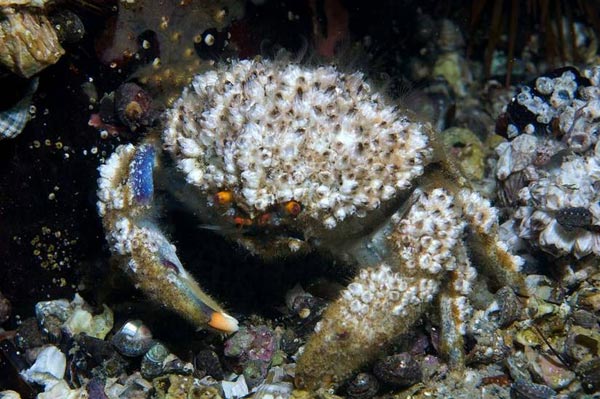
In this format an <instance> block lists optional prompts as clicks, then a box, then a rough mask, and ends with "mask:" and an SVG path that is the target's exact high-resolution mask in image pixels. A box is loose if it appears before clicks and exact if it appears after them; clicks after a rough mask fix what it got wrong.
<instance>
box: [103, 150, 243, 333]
mask: <svg viewBox="0 0 600 399" xmlns="http://www.w3.org/2000/svg"><path fill="white" fill-rule="evenodd" d="M155 161H156V149H155V147H154V146H153V145H152V144H142V145H140V146H139V147H137V148H136V147H134V146H133V145H122V146H120V147H118V148H117V149H116V151H115V153H114V154H112V155H111V157H110V158H109V159H108V160H107V161H106V163H105V164H104V165H102V166H101V167H100V168H99V172H100V178H99V181H98V183H99V185H98V186H99V188H98V198H99V201H98V212H99V214H100V216H102V220H103V224H104V228H105V230H106V237H107V240H108V241H109V243H110V245H111V249H112V250H113V252H114V253H116V254H117V255H118V256H121V257H122V258H123V265H124V269H125V271H126V272H127V273H128V274H129V275H130V276H131V278H132V279H133V281H134V282H135V284H136V286H137V287H139V288H140V289H141V290H142V291H144V292H145V293H146V294H147V295H149V296H150V297H151V298H152V299H153V300H155V301H156V302H158V303H160V304H162V305H164V306H165V307H167V308H169V309H172V310H174V311H176V312H177V313H179V314H180V315H181V316H183V317H185V318H186V319H188V320H189V321H191V322H192V323H193V324H195V325H196V326H198V327H200V328H202V327H206V326H209V327H212V328H214V329H216V330H219V331H222V332H227V333H231V332H235V331H237V329H238V322H237V320H236V319H235V318H233V317H232V316H230V315H228V314H227V313H225V312H224V311H223V310H222V309H221V307H220V306H219V305H218V304H217V303H216V302H215V301H214V300H213V299H212V298H210V297H209V296H208V295H207V294H206V293H204V292H203V291H202V289H201V288H200V286H199V285H198V283H196V281H195V280H194V278H193V277H192V276H191V275H190V274H189V273H188V272H187V271H186V270H185V269H184V268H183V266H182V264H181V262H180V261H179V258H178V257H177V254H176V252H175V247H174V246H173V245H172V244H171V243H170V242H169V241H168V240H167V238H166V237H165V236H164V234H163V233H162V232H161V231H160V230H159V228H158V227H157V226H156V225H155V223H154V222H153V221H152V218H151V215H152V203H153V196H154V179H153V169H154V165H155Z"/></svg>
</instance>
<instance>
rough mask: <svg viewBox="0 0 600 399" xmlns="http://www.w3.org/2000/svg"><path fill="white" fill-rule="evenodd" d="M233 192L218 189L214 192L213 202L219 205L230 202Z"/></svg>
mask: <svg viewBox="0 0 600 399" xmlns="http://www.w3.org/2000/svg"><path fill="white" fill-rule="evenodd" d="M231 201H233V193H232V192H231V191H219V192H218V193H216V194H215V203H216V204H217V205H220V206H225V205H229V204H231Z"/></svg>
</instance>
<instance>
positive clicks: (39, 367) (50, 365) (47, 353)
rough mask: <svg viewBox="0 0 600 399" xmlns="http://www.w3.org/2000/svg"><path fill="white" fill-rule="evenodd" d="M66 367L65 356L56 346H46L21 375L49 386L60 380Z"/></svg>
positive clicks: (30, 380)
mask: <svg viewBox="0 0 600 399" xmlns="http://www.w3.org/2000/svg"><path fill="white" fill-rule="evenodd" d="M66 368H67V357H66V356H65V354H64V353H62V352H61V351H60V349H58V348H57V347H56V346H52V345H50V346H47V347H45V348H44V349H42V351H41V352H40V353H39V354H38V356H37V358H36V359H35V363H34V364H33V365H32V366H31V367H30V368H28V369H27V370H25V371H22V372H21V375H22V376H23V378H25V380H27V381H28V382H35V383H36V384H40V385H42V386H46V387H48V388H49V387H50V386H51V385H54V384H56V382H57V381H58V380H61V379H62V378H63V377H64V375H65V371H66Z"/></svg>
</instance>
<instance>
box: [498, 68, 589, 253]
mask: <svg viewBox="0 0 600 399" xmlns="http://www.w3.org/2000/svg"><path fill="white" fill-rule="evenodd" d="M599 116H600V68H597V67H596V68H592V69H588V70H585V71H583V72H582V73H579V72H578V71H576V70H575V69H573V68H567V69H563V70H559V71H557V72H553V73H551V74H548V75H546V76H542V77H539V78H537V79H536V80H535V82H534V83H533V84H532V85H528V86H524V87H523V88H521V90H520V93H518V94H517V95H516V97H515V98H514V99H513V101H512V102H511V104H509V106H508V108H507V111H506V114H505V118H506V120H507V121H508V124H507V129H506V133H507V136H508V137H509V138H512V140H511V141H509V142H506V143H503V144H500V145H499V146H498V147H497V152H498V154H499V156H500V157H499V161H498V165H497V169H496V177H497V178H498V179H499V181H500V185H501V190H502V192H501V197H502V198H504V199H505V201H506V202H507V203H508V204H512V205H514V207H515V211H514V213H513V214H512V216H511V218H510V219H509V220H508V221H507V222H506V223H505V224H504V225H503V232H504V234H505V235H506V238H507V239H508V240H510V241H511V242H512V243H514V246H515V248H517V247H518V246H519V242H521V243H522V241H521V240H525V241H527V242H529V243H531V244H532V245H534V246H535V247H539V248H540V249H542V250H543V251H545V252H547V253H550V254H552V255H554V256H563V255H573V256H574V257H575V258H577V259H579V258H582V257H584V256H586V255H589V254H591V253H593V254H596V255H599V254H600V234H599V232H600V229H599V227H600V208H599V205H598V201H600V193H599V192H598V181H599V179H600V174H599V173H600V162H599V161H600V158H599V156H600V147H599V145H598V129H599V127H600V125H599V122H598V117H599Z"/></svg>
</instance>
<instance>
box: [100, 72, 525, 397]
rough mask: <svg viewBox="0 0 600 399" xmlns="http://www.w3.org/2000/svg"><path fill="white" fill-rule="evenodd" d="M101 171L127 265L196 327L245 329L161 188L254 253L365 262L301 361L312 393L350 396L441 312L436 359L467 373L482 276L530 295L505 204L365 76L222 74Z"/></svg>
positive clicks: (299, 373)
mask: <svg viewBox="0 0 600 399" xmlns="http://www.w3.org/2000/svg"><path fill="white" fill-rule="evenodd" d="M161 166H162V167H161ZM165 166H173V167H174V169H176V172H172V171H170V172H168V171H166V169H168V168H165ZM99 173H100V178H99V189H98V197H99V201H98V209H99V214H100V215H101V217H102V219H103V224H104V227H105V230H106V237H107V240H108V242H109V243H110V245H111V248H112V251H113V252H114V253H115V254H116V255H117V256H119V257H120V258H122V260H123V262H122V263H123V265H124V266H123V267H124V270H125V271H126V272H127V274H129V275H130V276H131V278H132V279H133V281H134V282H135V284H136V285H137V286H138V287H139V288H140V289H141V290H143V291H144V292H145V293H146V294H147V295H148V296H149V297H150V298H152V299H153V300H155V301H157V302H159V303H160V304H162V305H164V306H165V307H167V308H169V309H171V310H173V311H175V312H177V313H179V314H180V315H181V316H183V317H184V318H186V319H188V320H189V321H190V322H191V323H193V324H194V325H196V326H198V327H207V326H209V327H211V328H214V329H217V330H220V331H224V332H233V331H235V330H237V328H238V322H237V321H236V319H234V318H233V317H232V316H231V315H229V314H228V313H226V312H225V311H224V310H223V309H222V308H221V306H220V305H219V304H218V303H217V301H215V300H213V299H212V298H210V297H209V296H208V295H207V294H205V293H204V292H203V291H202V289H201V288H200V286H199V285H198V284H197V283H196V282H195V280H194V279H193V277H192V276H191V275H190V273H188V272H187V271H186V270H185V269H184V267H183V265H182V264H181V262H180V261H179V259H178V257H177V254H176V249H175V247H174V245H172V244H171V243H170V241H169V239H168V238H167V237H166V235H165V234H164V233H163V232H162V231H161V229H160V227H159V226H158V225H157V222H156V218H155V215H156V213H157V211H156V205H155V204H154V201H153V200H154V184H155V182H160V181H165V180H167V181H168V182H169V184H168V185H169V186H170V188H172V189H173V191H174V192H175V195H176V197H177V198H178V199H179V200H180V201H182V202H183V203H185V204H186V205H187V206H188V207H189V208H190V210H191V211H192V212H193V213H195V214H197V215H200V219H201V220H202V223H204V224H206V225H210V226H215V227H217V229H216V230H217V231H220V232H221V233H222V234H223V235H224V236H226V237H227V238H228V239H231V240H233V241H235V242H237V243H239V244H240V245H241V246H243V247H244V248H246V249H247V250H248V251H250V252H251V253H253V254H257V255H259V256H262V257H264V258H284V257H287V256H290V255H293V254H298V253H303V252H307V251H320V252H323V253H328V254H331V255H333V256H334V257H336V258H338V259H341V260H342V261H343V263H344V264H348V265H352V266H358V267H359V272H358V274H357V275H356V277H355V278H354V279H353V281H352V282H351V283H350V284H349V285H348V287H347V289H345V290H343V291H342V293H341V295H340V297H339V298H338V299H337V300H336V301H334V302H333V303H332V304H330V306H329V307H328V308H327V310H326V311H325V312H324V314H323V319H322V320H321V321H320V322H319V323H318V324H317V326H316V328H315V332H314V334H313V335H312V336H311V337H310V339H309V340H308V342H307V344H306V345H305V347H304V351H303V352H302V354H301V356H300V358H299V360H298V363H297V369H296V384H297V385H298V386H299V387H303V388H306V389H311V390H314V389H319V388H332V387H333V388H335V387H337V386H339V385H340V384H341V383H343V381H344V380H345V379H346V378H348V377H349V376H350V375H351V374H352V373H353V371H354V370H356V369H357V368H359V367H360V366H361V365H363V364H365V363H366V362H369V361H371V360H373V359H374V358H375V356H377V355H378V354H380V353H381V351H382V350H383V349H384V348H385V347H386V345H387V344H388V343H390V342H391V341H392V340H393V339H394V338H395V337H397V336H398V335H399V334H402V333H404V332H406V331H407V330H408V329H409V328H410V327H411V326H412V325H413V324H414V323H415V322H416V321H417V320H418V319H419V318H420V317H421V316H422V315H423V312H424V311H425V310H426V309H428V307H430V306H437V307H439V309H440V313H441V327H442V328H441V330H442V337H443V339H442V345H441V351H442V352H443V353H444V354H445V355H446V356H447V358H448V360H449V363H450V364H451V365H452V366H454V367H457V368H460V367H462V366H463V365H464V353H463V336H464V334H465V328H466V327H465V321H466V319H467V318H468V316H469V314H470V312H471V307H470V305H469V300H468V296H469V294H470V293H471V291H472V287H473V285H474V283H475V282H476V280H477V279H478V278H481V279H485V281H486V282H491V283H492V284H494V285H495V286H497V287H501V286H509V287H512V288H513V289H515V290H521V289H522V288H523V280H522V277H521V273H520V271H519V269H520V266H521V264H522V260H521V259H520V258H519V257H517V256H515V255H512V254H510V253H509V251H508V248H507V246H506V245H505V244H504V243H503V242H502V241H500V240H499V239H498V236H497V229H498V224H497V212H496V210H495V208H493V207H492V206H491V205H490V202H489V201H488V200H486V199H485V198H483V197H482V196H481V195H480V194H478V193H477V192H475V191H473V190H472V189H470V188H469V185H468V182H467V181H466V180H465V179H464V178H463V177H462V176H461V175H460V173H459V172H458V169H457V167H456V166H455V165H454V164H453V162H452V161H451V160H449V159H446V157H445V156H444V154H443V153H442V152H441V151H440V150H439V149H438V146H437V144H436V139H435V134H434V132H433V130H432V128H431V126H430V124H428V123H425V122H419V121H416V120H415V119H414V118H413V117H412V116H411V115H410V113H409V112H408V111H405V110H403V109H402V108H401V107H400V106H399V105H397V104H395V103H393V102H392V101H391V100H390V99H389V98H387V97H386V96H385V95H383V94H381V93H379V92H377V91H376V90H374V89H373V88H372V87H371V86H370V85H369V83H367V81H366V80H365V78H364V76H363V74H362V73H359V72H355V73H343V72H340V71H339V70H338V69H336V68H335V67H333V66H320V67H309V66H301V65H297V64H285V63H282V62H275V61H268V60H239V61H232V62H230V63H229V64H223V65H220V66H218V67H217V68H216V69H215V70H211V71H208V72H205V73H203V74H201V75H198V76H196V77H195V78H194V80H193V83H192V84H191V85H190V86H189V87H188V88H186V89H185V90H184V91H183V93H182V94H181V96H180V98H179V99H178V100H177V101H176V102H175V103H174V105H173V107H172V108H170V109H168V110H167V111H166V113H165V117H164V126H163V129H160V130H157V131H156V132H155V133H150V134H149V135H148V136H147V137H146V138H145V139H144V140H143V141H142V142H141V143H140V144H139V145H137V146H134V145H132V144H127V145H121V146H120V147H118V148H117V149H116V150H115V152H114V153H113V154H112V155H111V156H110V157H109V158H108V159H107V160H106V162H105V164H103V165H102V166H101V167H100V168H99ZM166 173H168V175H166V176H167V179H164V176H165V174H166ZM161 175H162V176H163V178H159V177H160V176H161ZM175 177H177V178H179V182H176V181H177V179H175ZM471 259H473V263H472V262H471ZM478 276H479V277H478Z"/></svg>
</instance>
